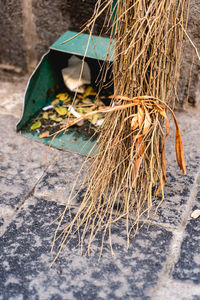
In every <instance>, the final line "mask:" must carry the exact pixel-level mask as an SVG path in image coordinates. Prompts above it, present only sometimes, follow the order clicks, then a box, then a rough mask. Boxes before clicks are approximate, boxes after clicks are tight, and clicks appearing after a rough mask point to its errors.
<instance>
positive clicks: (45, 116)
mask: <svg viewBox="0 0 200 300" xmlns="http://www.w3.org/2000/svg"><path fill="white" fill-rule="evenodd" d="M42 118H43V119H45V120H48V118H49V113H48V112H46V111H45V112H43V114H42Z"/></svg>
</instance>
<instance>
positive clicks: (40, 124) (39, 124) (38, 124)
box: [31, 120, 42, 130]
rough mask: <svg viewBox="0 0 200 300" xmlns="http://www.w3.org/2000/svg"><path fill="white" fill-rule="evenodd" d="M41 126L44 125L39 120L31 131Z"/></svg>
mask: <svg viewBox="0 0 200 300" xmlns="http://www.w3.org/2000/svg"><path fill="white" fill-rule="evenodd" d="M41 126H42V123H41V122H40V120H38V121H37V122H35V123H34V124H33V125H31V130H35V129H37V128H40V127H41Z"/></svg>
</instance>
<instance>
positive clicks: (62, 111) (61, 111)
mask: <svg viewBox="0 0 200 300" xmlns="http://www.w3.org/2000/svg"><path fill="white" fill-rule="evenodd" d="M55 111H56V112H57V113H58V114H59V115H60V116H64V115H66V114H67V108H66V107H63V106H58V107H56V108H55Z"/></svg>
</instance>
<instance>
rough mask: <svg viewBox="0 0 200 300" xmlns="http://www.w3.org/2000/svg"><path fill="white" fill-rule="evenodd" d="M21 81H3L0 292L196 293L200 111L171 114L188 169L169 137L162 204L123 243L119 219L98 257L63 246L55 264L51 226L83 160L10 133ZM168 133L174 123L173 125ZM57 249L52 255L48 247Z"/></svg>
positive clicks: (55, 298) (199, 276) (79, 295)
mask: <svg viewBox="0 0 200 300" xmlns="http://www.w3.org/2000/svg"><path fill="white" fill-rule="evenodd" d="M26 83H27V78H22V79H21V78H15V79H14V81H9V80H8V79H7V80H6V79H4V80H1V81H0V145H1V147H0V299H2V300H7V299H9V300H10V299H12V300H14V299H17V300H21V299H24V300H26V299H34V300H36V299H37V300H42V299H45V300H46V299H51V300H61V299H86V300H89V299H99V300H100V299H186V300H192V299H193V300H198V299H200V251H199V246H200V230H199V228H200V217H199V218H196V219H193V218H191V213H192V211H194V210H195V209H198V208H200V151H199V149H200V135H199V129H200V118H199V116H200V111H199V110H198V109H194V108H193V109H192V108H188V109H187V111H182V112H177V117H178V121H179V124H180V127H181V132H182V136H183V143H184V149H185V157H186V163H187V175H185V176H181V174H180V171H179V169H178V167H177V163H176V158H175V149H174V135H173V134H172V135H171V136H170V138H169V141H168V144H167V163H168V166H167V170H168V171H167V180H168V181H167V184H166V188H165V201H164V202H163V204H162V205H161V207H160V208H159V210H158V214H157V217H156V218H155V219H154V220H153V221H152V225H151V226H150V227H149V226H144V227H143V228H142V230H141V231H140V232H139V234H138V235H137V236H136V238H135V239H134V240H132V241H131V245H130V248H129V250H128V251H127V250H126V237H125V234H126V233H125V231H124V229H122V228H123V227H122V226H121V225H122V224H116V225H115V227H114V230H113V249H114V252H115V256H114V257H112V256H111V254H110V250H109V246H108V244H107V241H106V243H105V249H104V252H103V256H102V258H101V260H100V261H98V251H97V250H98V240H97V241H96V243H95V244H94V248H93V251H92V253H91V256H90V257H89V258H88V257H86V256H81V255H80V250H79V249H78V248H76V247H73V246H74V245H76V244H73V243H74V242H72V243H71V244H69V246H68V247H67V248H66V249H65V251H64V252H63V253H62V254H61V256H60V258H59V259H58V260H57V262H56V263H55V264H54V266H53V267H52V268H49V264H50V263H51V261H52V259H53V257H54V256H53V254H51V253H50V247H51V243H52V239H53V234H54V231H55V228H56V223H53V221H54V220H55V219H56V218H57V217H58V215H59V214H60V213H61V212H62V210H63V208H64V203H65V202H66V199H67V196H68V195H69V192H70V189H71V187H72V184H73V180H74V174H76V172H77V171H78V170H79V168H80V166H81V163H82V162H83V161H84V157H82V156H80V155H78V154H75V153H70V152H67V151H59V150H57V149H51V151H50V153H49V156H48V162H47V163H45V161H44V157H45V153H46V149H47V148H46V146H45V145H44V144H42V143H37V142H36V141H34V140H29V139H27V138H25V137H24V136H22V135H20V133H16V131H15V127H16V123H17V121H18V120H19V118H20V114H21V111H22V106H23V95H24V91H25V87H26ZM172 131H173V130H172ZM54 254H55V253H54Z"/></svg>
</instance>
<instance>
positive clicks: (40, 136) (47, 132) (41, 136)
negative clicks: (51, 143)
mask: <svg viewBox="0 0 200 300" xmlns="http://www.w3.org/2000/svg"><path fill="white" fill-rule="evenodd" d="M45 137H49V131H45V132H43V133H41V134H40V135H39V139H43V138H45Z"/></svg>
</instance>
